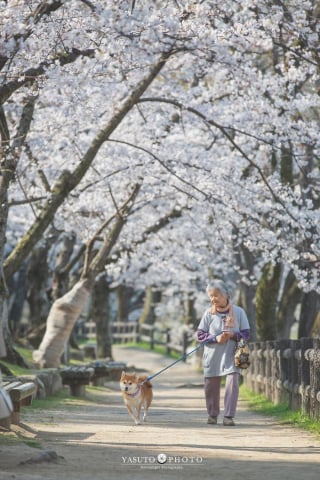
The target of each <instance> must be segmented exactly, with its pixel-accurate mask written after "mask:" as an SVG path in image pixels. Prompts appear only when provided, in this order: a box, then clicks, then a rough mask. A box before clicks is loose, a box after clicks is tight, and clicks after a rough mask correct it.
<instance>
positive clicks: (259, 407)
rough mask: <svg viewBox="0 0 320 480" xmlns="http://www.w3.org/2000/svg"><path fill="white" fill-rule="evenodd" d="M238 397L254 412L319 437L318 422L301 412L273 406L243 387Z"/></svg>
mask: <svg viewBox="0 0 320 480" xmlns="http://www.w3.org/2000/svg"><path fill="white" fill-rule="evenodd" d="M240 395H241V398H242V399H244V400H245V401H246V402H247V403H248V406H249V408H250V409H251V410H253V411H254V412H257V413H260V414H262V415H269V416H272V417H276V418H277V419H278V420H279V421H280V422H281V423H284V424H288V425H292V426H295V427H298V428H303V429H304V430H307V431H309V432H312V433H316V434H318V435H320V422H317V421H314V420H311V419H310V418H309V417H308V416H306V415H303V414H302V413H301V411H292V410H290V408H289V406H288V405H285V404H279V405H274V404H273V403H272V402H271V401H270V400H268V399H267V398H266V397H264V396H263V395H258V394H256V393H253V392H251V391H250V390H249V389H248V388H246V387H245V385H241V387H240Z"/></svg>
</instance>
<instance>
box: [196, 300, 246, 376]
mask: <svg viewBox="0 0 320 480" xmlns="http://www.w3.org/2000/svg"><path fill="white" fill-rule="evenodd" d="M233 313H234V320H235V325H236V326H234V327H232V328H230V330H231V331H232V332H233V337H232V338H231V339H230V340H228V341H227V342H226V343H224V344H221V343H217V340H216V337H217V335H220V333H221V332H222V331H223V330H224V329H225V322H224V320H225V314H220V313H219V312H217V313H211V309H208V310H206V311H205V313H204V315H203V317H202V319H201V322H200V323H199V326H198V330H197V332H196V334H197V338H198V340H199V341H200V342H206V341H207V343H205V345H204V350H203V370H204V376H205V377H216V376H222V375H227V374H229V373H234V372H239V369H238V368H237V367H236V366H235V364H234V347H235V342H236V341H239V340H240V339H241V338H243V339H244V340H248V339H249V338H250V325H249V322H248V318H247V315H246V313H245V311H244V310H243V308H241V307H238V306H236V305H233Z"/></svg>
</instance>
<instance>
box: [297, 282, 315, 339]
mask: <svg viewBox="0 0 320 480" xmlns="http://www.w3.org/2000/svg"><path fill="white" fill-rule="evenodd" d="M319 309H320V295H319V294H318V293H317V292H315V291H314V290H312V291H311V292H308V293H304V294H303V297H302V302H301V313H300V319H299V333H298V335H299V338H302V337H309V336H310V335H311V332H312V327H313V325H314V323H315V321H316V319H317V315H318V314H319Z"/></svg>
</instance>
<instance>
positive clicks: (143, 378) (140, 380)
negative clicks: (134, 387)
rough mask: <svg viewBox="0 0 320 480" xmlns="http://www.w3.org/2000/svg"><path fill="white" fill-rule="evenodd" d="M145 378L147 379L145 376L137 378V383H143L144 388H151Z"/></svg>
mask: <svg viewBox="0 0 320 480" xmlns="http://www.w3.org/2000/svg"><path fill="white" fill-rule="evenodd" d="M147 378H148V377H147V375H141V376H140V377H138V380H139V383H143V385H145V386H146V387H148V388H152V383H151V382H149V380H147ZM146 380H147V381H146Z"/></svg>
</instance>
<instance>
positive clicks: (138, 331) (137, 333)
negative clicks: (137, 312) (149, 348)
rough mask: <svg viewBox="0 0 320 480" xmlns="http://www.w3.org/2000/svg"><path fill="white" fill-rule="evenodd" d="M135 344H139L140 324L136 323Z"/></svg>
mask: <svg viewBox="0 0 320 480" xmlns="http://www.w3.org/2000/svg"><path fill="white" fill-rule="evenodd" d="M135 341H136V343H140V324H139V322H138V321H137V322H136V340H135Z"/></svg>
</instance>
